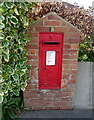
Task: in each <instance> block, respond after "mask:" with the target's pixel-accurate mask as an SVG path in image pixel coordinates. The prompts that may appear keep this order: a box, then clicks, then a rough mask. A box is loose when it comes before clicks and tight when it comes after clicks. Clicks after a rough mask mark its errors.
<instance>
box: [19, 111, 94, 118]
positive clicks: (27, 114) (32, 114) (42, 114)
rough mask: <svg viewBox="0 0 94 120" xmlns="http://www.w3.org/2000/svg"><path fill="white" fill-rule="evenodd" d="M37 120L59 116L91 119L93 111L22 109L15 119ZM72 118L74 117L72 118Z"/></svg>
mask: <svg viewBox="0 0 94 120" xmlns="http://www.w3.org/2000/svg"><path fill="white" fill-rule="evenodd" d="M30 118H31V119H30ZM34 118H35V119H36V120H38V119H39V118H43V119H42V120H44V119H45V118H48V119H47V120H49V119H51V118H57V119H58V118H59V119H61V118H62V119H64V120H66V119H65V118H67V120H71V119H73V118H75V120H77V118H81V119H80V120H83V119H87V120H93V111H91V110H40V111H24V112H23V113H22V115H21V116H20V117H19V118H18V119H17V120H28V119H29V120H35V119H34ZM69 118H70V119H69ZM73 120H74V119H73Z"/></svg>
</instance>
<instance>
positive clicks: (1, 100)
mask: <svg viewBox="0 0 94 120" xmlns="http://www.w3.org/2000/svg"><path fill="white" fill-rule="evenodd" d="M2 102H3V96H2V95H0V103H2Z"/></svg>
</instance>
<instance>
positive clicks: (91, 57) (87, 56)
mask: <svg viewBox="0 0 94 120" xmlns="http://www.w3.org/2000/svg"><path fill="white" fill-rule="evenodd" d="M93 38H94V34H92V35H91V36H90V37H89V38H87V39H86V40H84V41H82V43H81V44H80V48H79V57H78V60H79V61H81V62H83V61H86V62H94V43H93Z"/></svg>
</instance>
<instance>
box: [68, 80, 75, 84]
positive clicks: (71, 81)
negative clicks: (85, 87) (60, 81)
mask: <svg viewBox="0 0 94 120" xmlns="http://www.w3.org/2000/svg"><path fill="white" fill-rule="evenodd" d="M68 83H76V80H68Z"/></svg>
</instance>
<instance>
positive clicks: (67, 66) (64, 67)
mask: <svg viewBox="0 0 94 120" xmlns="http://www.w3.org/2000/svg"><path fill="white" fill-rule="evenodd" d="M62 68H63V69H64V70H69V68H70V66H69V65H67V64H63V67H62Z"/></svg>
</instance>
